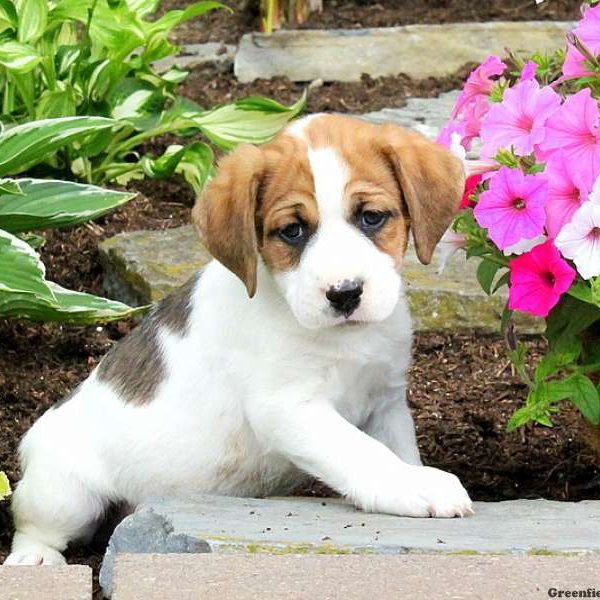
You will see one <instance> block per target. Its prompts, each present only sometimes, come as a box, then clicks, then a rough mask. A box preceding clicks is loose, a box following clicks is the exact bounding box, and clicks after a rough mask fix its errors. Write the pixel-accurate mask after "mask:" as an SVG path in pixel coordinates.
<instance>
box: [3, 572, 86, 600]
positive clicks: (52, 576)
mask: <svg viewBox="0 0 600 600" xmlns="http://www.w3.org/2000/svg"><path fill="white" fill-rule="evenodd" d="M0 598H1V599H2V600H47V599H48V598H56V599H57V600H58V599H60V600H92V569H90V567H88V566H86V565H65V566H60V567H54V566H44V567H21V566H17V567H1V566H0Z"/></svg>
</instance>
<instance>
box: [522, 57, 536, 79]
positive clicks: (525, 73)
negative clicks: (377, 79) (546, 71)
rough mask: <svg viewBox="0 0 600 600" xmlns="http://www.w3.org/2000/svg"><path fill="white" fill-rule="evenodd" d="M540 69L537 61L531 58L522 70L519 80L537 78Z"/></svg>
mask: <svg viewBox="0 0 600 600" xmlns="http://www.w3.org/2000/svg"><path fill="white" fill-rule="evenodd" d="M537 70H538V65H537V63H535V62H533V61H532V60H529V61H527V62H526V63H525V66H524V67H523V70H522V71H521V77H519V81H531V80H532V79H535V75H536V73H537Z"/></svg>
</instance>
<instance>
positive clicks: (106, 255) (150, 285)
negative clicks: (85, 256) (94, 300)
mask: <svg viewBox="0 0 600 600" xmlns="http://www.w3.org/2000/svg"><path fill="white" fill-rule="evenodd" d="M99 250H100V261H101V263H102V265H103V266H104V270H105V278H104V287H105V288H106V290H107V292H108V294H109V295H110V296H111V297H112V298H121V300H122V301H124V302H127V303H128V304H133V305H135V306H138V305H140V304H147V303H148V302H154V301H156V300H160V299H161V298H163V297H164V296H166V295H167V294H168V293H169V292H171V291H173V290H174V289H176V288H177V287H179V286H180V285H182V284H183V283H185V282H186V281H187V280H188V279H189V278H190V277H191V276H192V275H193V273H194V272H195V271H196V270H198V269H200V268H201V267H203V266H204V265H205V264H206V263H207V262H208V261H209V260H210V258H211V257H210V255H209V253H208V252H207V251H206V250H205V249H204V247H203V246H202V245H201V244H200V241H199V240H198V236H197V234H196V233H195V231H194V229H193V227H192V226H191V225H190V226H186V227H179V228H177V229H167V230H165V231H134V232H131V233H120V234H118V235H116V236H114V237H112V238H110V239H107V240H104V241H103V242H101V243H100V245H99Z"/></svg>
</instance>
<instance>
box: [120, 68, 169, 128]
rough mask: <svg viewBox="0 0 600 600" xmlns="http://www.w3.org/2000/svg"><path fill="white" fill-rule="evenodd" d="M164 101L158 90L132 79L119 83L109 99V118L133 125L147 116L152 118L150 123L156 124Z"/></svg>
mask: <svg viewBox="0 0 600 600" xmlns="http://www.w3.org/2000/svg"><path fill="white" fill-rule="evenodd" d="M165 101H166V98H165V96H164V95H163V94H162V92H161V90H160V89H156V88H155V87H154V86H152V85H150V84H149V83H146V82H144V81H140V80H139V79H134V78H132V77H128V78H126V79H124V80H123V81H121V82H120V83H119V84H118V85H117V87H116V88H115V90H114V92H113V93H112V94H111V96H110V98H109V103H110V105H111V116H112V117H113V118H115V119H119V120H122V121H129V122H130V123H132V124H133V125H136V124H137V123H138V121H140V120H147V117H148V116H149V115H152V116H153V119H152V122H157V121H158V119H159V115H160V112H161V111H162V109H163V107H164V104H165ZM144 129H145V127H144Z"/></svg>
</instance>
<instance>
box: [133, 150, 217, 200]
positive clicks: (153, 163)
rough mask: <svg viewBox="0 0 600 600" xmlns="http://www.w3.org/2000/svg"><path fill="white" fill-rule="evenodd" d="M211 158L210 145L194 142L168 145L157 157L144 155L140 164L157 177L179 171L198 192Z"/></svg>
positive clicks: (145, 171) (210, 163)
mask: <svg viewBox="0 0 600 600" xmlns="http://www.w3.org/2000/svg"><path fill="white" fill-rule="evenodd" d="M213 159H214V156H213V152H212V150H211V148H210V146H208V145H207V144H204V143H202V142H195V143H193V144H190V145H189V146H179V145H173V146H169V148H167V150H166V152H165V153H164V154H163V155H162V156H161V157H160V158H157V159H152V158H151V157H148V156H145V157H143V158H142V160H141V161H140V165H141V167H142V169H143V170H144V173H146V175H148V176H149V177H154V178H157V179H160V178H165V177H170V176H171V175H172V174H173V173H179V174H180V175H183V176H184V178H185V179H186V181H187V182H188V183H189V184H190V185H191V186H192V187H193V188H194V191H195V192H196V193H200V192H201V191H202V188H203V187H204V184H205V182H206V180H207V178H208V177H209V175H210V173H211V170H212V165H213Z"/></svg>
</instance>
